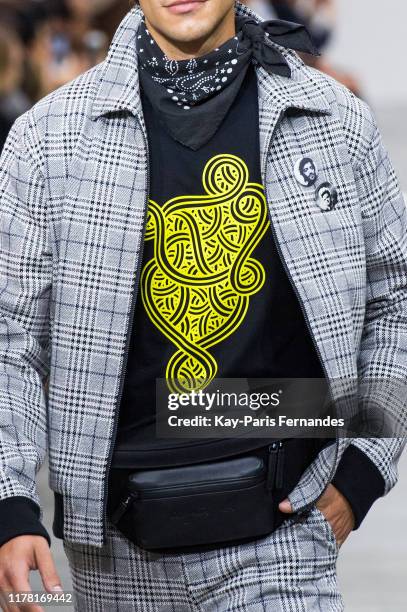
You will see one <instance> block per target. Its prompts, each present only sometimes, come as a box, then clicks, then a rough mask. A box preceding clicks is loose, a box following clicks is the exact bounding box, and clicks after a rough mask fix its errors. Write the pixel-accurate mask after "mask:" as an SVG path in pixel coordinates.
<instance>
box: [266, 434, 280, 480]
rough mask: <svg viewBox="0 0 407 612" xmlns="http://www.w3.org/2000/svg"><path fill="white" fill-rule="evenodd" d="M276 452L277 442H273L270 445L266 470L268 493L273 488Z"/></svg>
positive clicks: (277, 448)
mask: <svg viewBox="0 0 407 612" xmlns="http://www.w3.org/2000/svg"><path fill="white" fill-rule="evenodd" d="M278 450H279V445H278V442H273V443H272V444H270V446H269V460H268V469H267V489H268V490H269V491H271V489H272V488H273V486H274V480H275V478H276V468H277V455H278Z"/></svg>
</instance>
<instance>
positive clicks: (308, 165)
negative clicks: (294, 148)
mask: <svg viewBox="0 0 407 612" xmlns="http://www.w3.org/2000/svg"><path fill="white" fill-rule="evenodd" d="M295 171H296V178H297V180H298V181H299V182H300V183H301V185H304V187H311V186H312V185H315V181H316V180H317V171H316V168H315V164H314V162H313V161H312V159H310V158H309V157H305V158H301V159H299V160H298V162H297V164H296V166H295Z"/></svg>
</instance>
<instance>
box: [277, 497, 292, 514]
mask: <svg viewBox="0 0 407 612" xmlns="http://www.w3.org/2000/svg"><path fill="white" fill-rule="evenodd" d="M278 508H279V510H280V512H284V513H285V514H291V513H292V511H293V508H292V506H291V503H290V501H289V500H288V499H285V500H284V501H282V502H280V503H279V504H278Z"/></svg>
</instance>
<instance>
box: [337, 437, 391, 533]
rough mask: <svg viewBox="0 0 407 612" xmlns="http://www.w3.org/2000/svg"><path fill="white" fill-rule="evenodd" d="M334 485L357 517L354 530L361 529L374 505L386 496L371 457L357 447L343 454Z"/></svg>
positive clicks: (383, 485)
mask: <svg viewBox="0 0 407 612" xmlns="http://www.w3.org/2000/svg"><path fill="white" fill-rule="evenodd" d="M332 484H333V485H334V486H335V487H336V488H337V489H338V491H340V492H341V493H342V495H343V496H344V497H346V499H347V500H348V502H349V504H350V505H351V508H352V510H353V514H354V515H355V526H354V529H358V527H360V525H361V523H362V521H363V519H364V518H365V516H366V514H367V513H368V512H369V510H370V508H371V507H372V505H373V503H374V502H375V501H376V500H377V499H378V498H379V497H382V495H383V494H384V487H385V482H384V479H383V477H382V475H381V474H380V472H379V470H378V469H377V467H376V466H375V465H374V463H373V462H372V461H371V460H370V459H369V457H368V456H367V455H366V454H365V453H364V452H363V451H361V450H359V449H358V448H357V447H356V446H352V445H351V446H349V447H348V448H347V449H346V451H345V452H344V454H343V457H342V459H341V461H340V463H339V466H338V469H337V471H336V474H335V476H334V478H333V480H332Z"/></svg>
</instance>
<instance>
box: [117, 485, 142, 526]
mask: <svg viewBox="0 0 407 612" xmlns="http://www.w3.org/2000/svg"><path fill="white" fill-rule="evenodd" d="M137 497H138V494H137V493H130V494H129V495H128V496H127V497H126V499H123V500H122V501H121V502H120V504H119V505H118V507H117V508H116V510H115V511H114V513H113V514H112V518H111V521H112V523H113V524H114V525H116V524H117V523H118V522H119V521H120V519H121V518H122V517H123V516H124V514H125V512H127V509H128V507H129V506H130V503H131V502H132V501H133V499H136V498H137Z"/></svg>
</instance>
